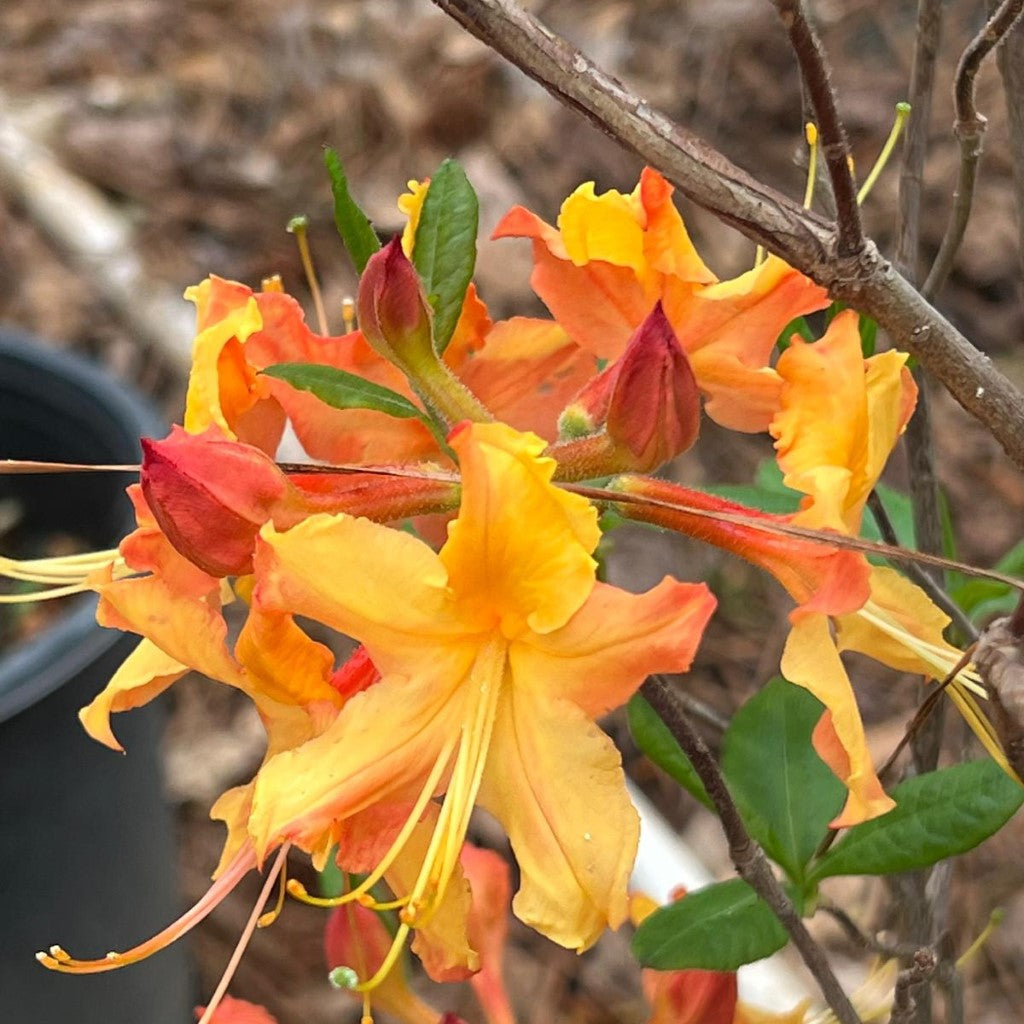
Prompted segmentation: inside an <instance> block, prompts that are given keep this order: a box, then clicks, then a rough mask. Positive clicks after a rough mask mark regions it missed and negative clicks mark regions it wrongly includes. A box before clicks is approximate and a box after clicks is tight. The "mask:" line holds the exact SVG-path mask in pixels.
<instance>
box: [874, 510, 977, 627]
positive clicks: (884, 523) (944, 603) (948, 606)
mask: <svg viewBox="0 0 1024 1024" xmlns="http://www.w3.org/2000/svg"><path fill="white" fill-rule="evenodd" d="M868 508H870V509H871V514H872V515H873V516H874V517H875V522H876V523H877V524H878V529H879V532H880V533H881V534H882V540H884V541H885V543H886V544H892V545H893V546H894V547H899V544H900V541H899V537H897V536H896V530H895V529H894V528H893V525H892V520H891V519H890V518H889V513H888V512H886V510H885V506H884V505H883V504H882V499H881V498H879V496H878V492H877V491H872V492H871V493H870V494H869V495H868ZM902 564H903V566H904V569H905V570H906V573H907V575H908V576H909V577H910V578H911V579H912V580H913V581H914V582H915V583H916V584H917V585H918V586H919V587H920V588H921V589H922V590H923V591H924V592H925V593H926V594H927V595H928V596H929V597H930V598H931V599H932V600H933V601H934V602H935V603H936V604H937V605H938V606H939V607H940V608H941V609H942V610H943V611H944V612H945V613H946V614H947V615H948V616H949V617H950V618H951V619H952V620H953V622H955V623H956V627H957V629H959V630H960V631H961V632H962V633H963V635H964V636H965V637H966V638H967V639H968V640H969V641H971V642H973V641H975V640H977V639H978V631H977V630H976V629H975V628H974V623H973V622H971V620H970V619H969V618H968V617H967V615H966V614H965V612H964V610H963V609H962V608H961V607H960V605H958V604H957V603H956V601H954V600H953V598H952V597H950V596H949V594H947V593H946V591H945V590H943V589H942V587H941V586H939V584H938V583H937V582H936V581H935V580H934V579H933V578H932V575H931V573H929V572H926V571H925V570H924V569H923V568H922V567H921V566H919V565H918V564H917V563H916V562H904V563H902Z"/></svg>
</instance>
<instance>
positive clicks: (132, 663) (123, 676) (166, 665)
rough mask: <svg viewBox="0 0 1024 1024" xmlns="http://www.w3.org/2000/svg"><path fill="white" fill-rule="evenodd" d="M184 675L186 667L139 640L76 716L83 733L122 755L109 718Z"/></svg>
mask: <svg viewBox="0 0 1024 1024" xmlns="http://www.w3.org/2000/svg"><path fill="white" fill-rule="evenodd" d="M187 671H188V666H187V665H183V664H181V662H179V661H176V660H175V659H174V658H172V657H170V656H169V655H167V654H165V653H164V652H163V651H162V650H160V648H159V647H157V646H156V645H155V644H153V643H151V642H150V641H149V640H146V639H143V640H141V641H140V642H139V645H138V646H137V647H136V648H135V650H133V651H132V652H131V654H129V655H128V657H127V658H125V659H124V661H123V662H121V666H120V667H119V668H118V670H117V671H116V672H115V673H114V674H113V676H112V677H111V679H110V682H108V683H107V685H106V686H105V687H104V688H103V689H102V691H101V692H100V693H99V694H98V695H97V696H96V697H94V698H93V700H92V701H91V703H90V704H88V706H86V707H84V708H82V710H81V711H79V712H78V717H79V719H80V721H81V723H82V725H83V726H84V727H85V731H86V732H87V733H88V734H89V735H90V736H91V737H92V738H93V739H94V740H96V741H97V742H98V743H102V744H104V745H105V746H108V747H110V749H111V750H120V751H123V750H124V747H122V746H121V744H120V743H119V742H118V741H117V738H116V737H115V736H114V733H113V731H112V730H111V728H110V716H111V715H112V714H113V713H114V712H115V711H128V710H130V709H131V708H138V707H141V706H142V705H143V704H148V703H149V702H150V701H151V700H152V699H153V698H154V697H158V696H159V695H160V694H161V693H163V692H164V690H166V689H167V687H168V686H170V685H171V683H173V682H174V681H175V680H177V679H180V678H181V677H182V676H183V675H184V674H185V673H186V672H187Z"/></svg>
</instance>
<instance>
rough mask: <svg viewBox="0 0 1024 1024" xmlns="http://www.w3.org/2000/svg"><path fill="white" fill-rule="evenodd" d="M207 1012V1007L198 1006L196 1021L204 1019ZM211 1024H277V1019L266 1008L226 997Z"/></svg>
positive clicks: (215, 1011)
mask: <svg viewBox="0 0 1024 1024" xmlns="http://www.w3.org/2000/svg"><path fill="white" fill-rule="evenodd" d="M205 1012H206V1007H205V1006H197V1007H196V1011H195V1013H196V1019H197V1020H198V1019H199V1018H200V1017H202V1015H203V1014H204V1013H205ZM209 1024H277V1018H276V1017H274V1016H273V1015H272V1014H271V1013H270V1012H269V1011H268V1010H267V1009H266V1007H263V1006H259V1005H257V1004H256V1003H248V1002H246V1001H245V1000H244V999H234V998H232V997H231V996H224V998H223V999H222V1000H221V1001H220V1003H219V1005H218V1006H217V1009H216V1010H214V1011H213V1016H212V1017H210V1020H209Z"/></svg>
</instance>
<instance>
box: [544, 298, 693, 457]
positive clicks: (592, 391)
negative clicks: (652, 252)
mask: <svg viewBox="0 0 1024 1024" xmlns="http://www.w3.org/2000/svg"><path fill="white" fill-rule="evenodd" d="M574 421H579V422H586V421H589V422H591V423H593V424H595V425H596V426H603V427H604V430H605V432H606V433H607V435H608V438H609V439H610V440H611V441H612V442H613V444H614V446H615V447H616V448H617V449H618V450H619V451H620V452H621V454H622V455H623V456H624V461H625V463H627V464H623V462H622V461H620V464H619V465H618V466H616V467H615V469H616V471H622V470H623V469H631V470H637V471H641V472H648V471H650V470H653V469H656V468H657V467H658V466H660V465H662V464H663V463H665V462H668V460H669V459H672V458H674V457H675V456H676V455H679V454H680V453H681V452H684V451H686V450H687V449H688V448H689V447H690V446H691V445H692V444H693V442H694V441H695V440H696V439H697V434H698V432H699V430H700V393H699V391H698V389H697V381H696V379H695V377H694V375H693V368H692V367H691V366H690V360H689V359H688V358H687V356H686V353H685V352H684V351H683V347H682V346H681V345H680V344H679V339H678V338H677V337H676V334H675V331H673V330H672V325H671V324H670V323H669V322H668V318H667V317H666V316H665V313H664V310H663V309H662V308H661V303H660V302H659V303H658V304H657V305H656V306H655V307H654V309H652V310H651V312H650V313H649V314H648V315H647V318H646V319H645V320H644V321H643V323H641V324H640V326H639V327H638V328H637V329H636V330H635V331H634V332H633V335H632V337H631V338H630V339H629V342H628V344H627V345H626V349H625V351H624V352H623V353H622V355H621V356H620V358H619V359H618V360H617V361H616V362H615V363H613V364H612V365H611V366H609V367H608V368H607V369H606V370H604V371H603V372H602V373H600V374H598V376H597V377H595V378H594V379H593V380H592V381H591V382H590V383H589V384H588V385H587V386H586V387H585V388H584V389H583V391H582V392H580V394H579V395H578V396H577V398H576V400H575V401H574V402H573V404H572V405H570V406H569V408H568V409H567V410H566V411H565V413H563V415H562V423H563V424H569V423H572V422H574Z"/></svg>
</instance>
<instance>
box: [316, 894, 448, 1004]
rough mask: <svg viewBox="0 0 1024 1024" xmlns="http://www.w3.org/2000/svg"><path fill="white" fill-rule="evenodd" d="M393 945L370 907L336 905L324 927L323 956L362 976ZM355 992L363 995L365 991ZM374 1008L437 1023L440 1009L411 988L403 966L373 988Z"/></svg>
mask: <svg viewBox="0 0 1024 1024" xmlns="http://www.w3.org/2000/svg"><path fill="white" fill-rule="evenodd" d="M390 948H391V935H390V933H389V932H388V930H387V928H386V927H385V926H384V922H383V921H382V920H381V918H380V915H379V914H377V913H375V912H374V911H372V910H370V909H369V908H368V907H361V906H359V905H358V904H355V903H348V904H345V905H343V906H340V907H337V908H336V909H335V910H334V911H333V912H332V913H331V916H330V917H329V918H328V919H327V927H326V928H325V930H324V958H325V959H326V961H327V966H328V968H330V969H334V968H335V967H349V968H351V969H352V970H354V971H355V972H356V973H357V975H358V976H359V978H360V980H362V981H367V980H368V979H370V978H371V977H373V975H374V974H375V973H376V972H377V970H378V969H379V968H380V966H381V964H382V963H383V962H384V958H385V957H386V956H387V954H388V950H389V949H390ZM352 996H353V997H354V998H356V999H362V994H361V993H359V992H353V993H352ZM372 998H373V1008H374V1009H375V1010H378V1009H379V1010H383V1011H384V1012H385V1013H390V1014H392V1015H393V1016H395V1017H396V1018H398V1020H400V1021H403V1022H404V1024H437V1011H436V1010H432V1009H431V1008H430V1007H429V1006H427V1004H426V1003H423V1002H421V1001H420V1000H419V999H417V998H416V996H414V995H413V994H412V992H411V991H410V990H409V986H408V985H407V983H406V980H405V972H404V971H403V970H402V969H401V967H398V968H396V969H395V970H393V971H391V972H390V973H389V974H388V975H387V977H386V978H385V979H384V980H383V981H382V982H381V983H380V984H379V985H378V986H377V987H376V988H375V989H374V990H373V996H372Z"/></svg>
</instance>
